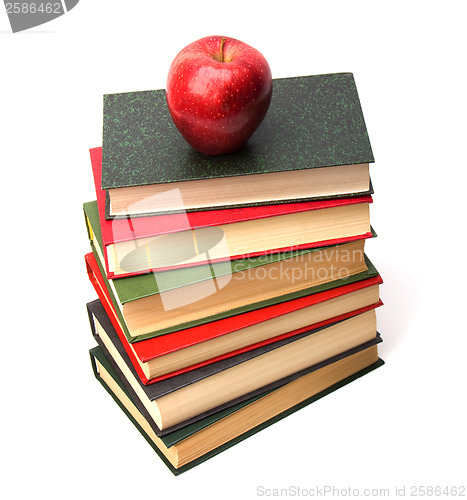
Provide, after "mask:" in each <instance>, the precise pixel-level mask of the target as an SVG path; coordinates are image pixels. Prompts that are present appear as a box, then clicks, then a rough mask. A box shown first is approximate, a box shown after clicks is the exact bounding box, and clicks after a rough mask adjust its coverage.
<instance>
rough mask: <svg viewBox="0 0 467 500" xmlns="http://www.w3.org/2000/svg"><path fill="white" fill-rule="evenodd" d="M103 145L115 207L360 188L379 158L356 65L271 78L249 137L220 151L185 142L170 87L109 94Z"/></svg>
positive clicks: (124, 211)
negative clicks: (236, 147)
mask: <svg viewBox="0 0 467 500" xmlns="http://www.w3.org/2000/svg"><path fill="white" fill-rule="evenodd" d="M102 155H103V158H102V188H103V189H105V190H108V194H109V204H108V213H107V215H108V216H109V217H115V216H119V215H123V216H126V215H131V214H134V215H136V214H145V213H148V212H151V211H152V212H154V213H158V212H159V213H160V212H177V211H184V210H186V211H193V210H203V209H206V208H207V207H209V208H213V207H214V208H216V207H217V208H229V207H232V206H249V205H255V204H271V203H281V202H286V201H292V200H293V201H298V200H302V201H303V200H310V199H316V198H324V197H333V196H349V195H351V194H355V195H358V194H363V193H367V192H368V191H369V190H370V178H369V168H368V164H369V163H371V162H373V161H374V158H373V153H372V150H371V145H370V141H369V138H368V133H367V129H366V126H365V121H364V118H363V113H362V109H361V105H360V101H359V98H358V93H357V88H356V86H355V81H354V77H353V75H352V74H351V73H337V74H327V75H315V76H303V77H294V78H280V79H275V80H274V81H273V95H272V100H271V105H270V108H269V111H268V113H267V115H266V117H265V119H264V121H263V123H262V124H261V125H260V126H259V128H258V129H257V131H256V132H255V133H254V134H253V136H252V137H251V138H250V140H249V141H248V143H247V144H246V146H245V147H243V148H242V149H241V150H240V151H238V152H236V153H233V154H228V155H218V156H208V155H204V154H202V153H198V152H197V151H195V150H194V149H193V148H192V147H191V146H190V145H189V144H188V143H186V142H185V140H184V139H183V138H182V136H181V135H180V133H179V132H178V130H177V129H176V128H175V125H174V124H173V121H172V119H171V117H170V114H169V111H168V107H167V103H166V97H165V91H164V90H153V91H141V92H128V93H119V94H107V95H105V96H104V123H103V146H102ZM343 167H345V168H343ZM269 181H271V182H269ZM174 189H179V190H180V191H179V193H178V194H176V195H175V194H174V195H169V196H167V192H168V191H169V192H170V191H172V190H174ZM162 193H165V195H162V196H158V195H161V194H162ZM146 202H147V203H146Z"/></svg>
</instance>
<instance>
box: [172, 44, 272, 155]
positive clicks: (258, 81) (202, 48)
mask: <svg viewBox="0 0 467 500" xmlns="http://www.w3.org/2000/svg"><path fill="white" fill-rule="evenodd" d="M271 93H272V78H271V69H270V68H269V64H268V62H267V61H266V59H265V58H264V56H263V55H262V54H261V53H260V52H259V51H258V50H256V49H254V48H253V47H250V46H249V45H247V44H246V43H243V42H240V41H239V40H235V39H234V38H228V37H226V36H209V37H206V38H202V39H200V40H197V41H195V42H193V43H191V44H189V45H187V46H186V47H185V48H184V49H182V50H181V51H180V52H179V53H178V54H177V56H176V57H175V59H174V60H173V62H172V64H171V66H170V70H169V75H168V78H167V104H168V107H169V111H170V114H171V116H172V119H173V121H174V123H175V126H176V127H177V128H178V130H179V131H180V133H181V134H182V136H183V137H184V138H185V139H186V141H187V142H188V143H189V144H191V145H192V146H193V147H194V148H195V149H196V150H198V151H200V152H202V153H206V154H210V155H217V154H224V153H231V152H233V151H236V150H238V149H239V148H241V147H242V146H243V145H244V144H245V143H246V142H247V141H248V139H249V138H250V137H251V135H252V134H253V132H254V131H255V130H256V129H257V128H258V125H259V124H260V123H261V122H262V120H263V118H264V116H265V115H266V112H267V110H268V108H269V103H270V102H271Z"/></svg>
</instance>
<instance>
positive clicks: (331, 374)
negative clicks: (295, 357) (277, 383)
mask: <svg viewBox="0 0 467 500" xmlns="http://www.w3.org/2000/svg"><path fill="white" fill-rule="evenodd" d="M90 356H91V361H92V367H93V371H94V374H95V376H96V378H97V380H98V381H99V382H100V383H101V385H102V386H103V387H104V389H105V390H106V391H107V392H108V393H109V394H110V395H111V396H112V398H113V399H114V401H115V402H116V403H117V404H118V406H119V407H120V408H121V409H122V410H123V411H124V413H125V414H126V415H127V416H128V418H129V419H130V421H131V422H132V423H133V424H134V425H135V427H136V428H137V430H138V431H139V432H140V433H141V434H142V436H143V437H144V438H145V439H146V441H147V442H148V443H149V444H150V445H151V447H152V448H153V449H154V451H155V452H156V453H157V454H158V456H159V457H160V458H161V459H162V460H163V462H164V463H165V464H166V465H167V467H168V468H169V469H170V470H171V472H172V473H173V474H175V475H178V474H181V473H183V472H185V471H186V470H189V469H191V468H193V467H194V466H196V465H199V464H200V463H202V462H204V461H206V460H207V459H209V458H212V457H214V456H215V455H217V454H219V453H220V452H222V451H224V450H226V449H228V448H230V447H231V446H233V445H235V444H237V443H239V442H241V441H242V440H244V439H246V438H248V437H250V436H252V435H254V434H255V433H257V432H259V431H260V430H262V429H264V428H266V427H268V426H270V425H272V424H273V423H275V422H277V421H279V420H281V419H283V418H285V417H287V416H288V415H290V414H292V413H293V412H295V411H297V410H299V409H301V408H303V407H305V406H307V405H309V404H310V403H313V402H315V401H317V400H319V399H320V398H322V397H324V396H326V395H328V394H330V393H332V392H333V391H335V390H337V389H339V388H341V387H343V386H345V385H346V384H348V383H350V382H353V381H355V380H356V379H358V378H359V377H362V376H363V375H366V374H368V373H369V372H371V371H373V370H374V369H376V368H378V367H380V366H381V365H383V364H384V362H383V361H382V360H381V359H379V358H378V348H377V345H373V346H371V347H368V348H367V349H364V350H361V351H358V352H356V353H355V354H352V355H349V356H347V357H345V358H343V359H340V360H338V361H336V362H335V363H331V364H330V365H327V366H324V367H323V368H320V369H318V370H315V371H313V372H311V373H308V374H306V375H304V376H302V377H299V378H297V379H295V380H293V381H292V382H290V383H288V384H286V385H284V386H281V387H279V388H277V389H275V390H272V391H270V392H268V393H266V394H264V395H262V396H261V397H256V398H252V399H251V401H249V402H247V404H242V405H239V406H238V408H237V409H236V410H235V411H229V412H227V413H225V414H224V415H222V416H220V417H219V418H211V420H210V422H203V421H201V422H198V423H197V424H196V425H194V426H191V427H189V428H186V429H182V430H179V431H176V432H174V433H173V435H171V434H168V435H166V436H164V437H162V438H161V437H158V436H157V435H156V433H155V432H154V430H153V423H151V422H150V421H149V420H148V417H147V416H144V415H143V414H142V413H141V412H140V411H139V410H138V408H137V406H136V404H135V402H134V397H135V396H134V394H132V393H130V392H129V391H128V390H127V388H126V387H125V385H124V383H123V382H122V380H121V379H120V378H119V375H118V374H117V373H116V372H115V370H114V369H113V367H112V365H111V364H110V363H109V361H108V360H107V358H106V356H105V355H104V354H103V352H102V350H101V349H100V348H99V347H95V348H93V349H91V350H90ZM310 432H312V430H310Z"/></svg>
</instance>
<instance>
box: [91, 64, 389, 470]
mask: <svg viewBox="0 0 467 500" xmlns="http://www.w3.org/2000/svg"><path fill="white" fill-rule="evenodd" d="M373 161H374V159H373V154H372V150H371V145H370V142H369V139H368V134H367V130H366V126H365V122H364V119H363V113H362V110H361V106H360V102H359V98H358V94H357V90H356V86H355V82H354V78H353V75H352V74H350V73H339V74H330V75H318V76H307V77H297V78H283V79H276V80H274V82H273V97H272V101H271V106H270V109H269V111H268V114H267V116H266V118H265V120H264V122H263V123H262V124H261V126H260V127H259V128H258V130H257V131H256V132H255V134H254V135H253V137H252V138H251V139H250V141H249V142H248V144H247V145H246V146H245V147H244V148H243V149H242V150H241V151H239V152H237V153H235V154H230V155H221V156H206V155H203V154H201V153H197V152H196V151H194V150H193V149H192V148H191V147H190V146H189V145H188V144H187V143H185V141H184V140H183V139H182V137H181V136H180V134H179V133H178V131H177V130H176V129H175V126H174V125H173V123H172V121H171V118H170V115H169V113H168V109H167V105H166V100H165V92H164V91H163V90H156V91H145V92H129V93H122V94H110V95H106V96H105V97H104V122H103V145H102V148H95V149H92V150H91V164H92V171H93V175H94V181H95V187H96V201H93V202H89V203H85V204H84V213H85V220H86V225H87V228H88V235H89V239H90V242H91V247H92V253H89V254H87V255H86V257H85V260H86V266H87V271H88V276H89V279H90V280H91V282H92V284H93V286H94V288H95V290H96V292H97V295H98V297H99V299H98V300H94V301H93V302H90V303H89V304H88V305H87V308H88V313H89V318H90V323H91V329H92V333H93V335H94V338H95V339H96V341H97V344H98V347H95V348H94V349H92V350H91V351H90V354H91V360H92V366H93V368H94V373H95V375H96V377H97V379H98V380H99V381H100V382H101V384H102V385H103V386H104V387H105V389H106V390H107V391H108V392H109V393H110V394H111V395H112V397H113V398H114V400H115V401H116V402H117V403H118V405H119V406H120V408H122V409H123V411H124V412H125V413H126V414H127V415H128V417H129V418H130V420H131V421H132V422H133V424H134V425H135V426H136V427H137V428H138V430H139V431H140V432H141V433H142V434H143V436H144V437H145V438H146V439H147V441H148V442H149V443H150V444H151V446H152V447H153V448H154V449H155V451H156V452H157V454H158V455H159V456H160V457H161V458H162V460H163V461H164V462H165V463H166V465H167V466H168V467H169V468H170V470H171V471H172V472H173V473H175V474H179V473H180V472H183V471H184V470H187V469H189V468H191V467H193V466H194V465H197V464H198V463H200V462H202V461H204V460H206V459H207V458H210V457H212V456H214V455H216V454H217V453H219V452H221V451H222V450H224V449H226V448H228V447H230V446H232V445H233V444H236V443H238V442H239V441H241V440H242V439H244V438H246V437H248V436H250V435H252V434H254V433H255V432H257V431H259V430H261V429H263V428H264V427H266V426H269V425H270V424H272V423H274V422H276V421H277V420H279V419H282V418H284V417H286V416H287V415H289V414H290V413H292V412H294V411H296V410H297V409H299V408H302V407H304V406H306V405H308V404H309V403H311V402H313V401H316V400H317V399H319V398H321V397H323V396H324V395H327V394H329V393H330V392H332V391H334V390H335V389H337V388H340V387H342V386H343V385H345V384H347V383H349V382H351V381H353V380H355V379H357V378H359V377H360V376H362V375H364V374H366V373H368V372H369V371H371V370H373V369H375V368H377V367H378V366H380V365H381V364H383V361H382V360H381V359H380V358H379V357H378V343H379V342H380V341H381V337H380V335H379V333H378V332H377V329H376V309H377V308H378V307H379V306H380V305H381V304H382V302H381V300H380V296H379V285H380V284H381V283H382V280H381V277H380V276H379V274H378V272H377V271H376V269H375V267H374V266H373V265H372V263H371V262H370V260H369V259H368V257H367V256H366V254H365V242H366V241H367V240H368V239H369V238H372V237H374V236H375V233H374V232H373V230H372V228H371V225H370V216H369V207H370V203H371V202H372V196H371V195H372V186H371V181H370V175H369V164H370V163H372V162H373Z"/></svg>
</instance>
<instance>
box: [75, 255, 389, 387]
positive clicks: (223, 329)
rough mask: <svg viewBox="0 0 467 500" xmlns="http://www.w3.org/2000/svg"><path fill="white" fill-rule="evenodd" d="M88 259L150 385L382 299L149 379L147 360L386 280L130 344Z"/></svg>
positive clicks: (89, 258) (92, 269) (100, 283)
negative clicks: (146, 368) (145, 369)
mask: <svg viewBox="0 0 467 500" xmlns="http://www.w3.org/2000/svg"><path fill="white" fill-rule="evenodd" d="M85 260H86V267H87V272H88V276H89V279H90V280H91V283H92V284H93V286H94V288H95V290H96V292H97V294H98V296H99V299H100V300H101V302H102V304H103V306H104V309H105V311H106V313H107V314H108V316H109V318H110V320H111V322H112V324H113V326H114V327H115V329H116V331H117V333H118V336H119V338H120V340H121V342H122V343H123V345H124V347H125V350H126V351H127V353H128V356H129V357H130V360H131V362H132V364H133V366H134V367H135V370H136V371H137V373H138V376H139V377H140V379H141V381H142V382H143V383H144V384H146V385H147V384H151V383H154V382H157V381H159V380H163V379H166V378H169V377H172V376H175V375H179V374H181V373H185V372H187V371H190V370H193V369H196V368H200V367H202V366H205V365H207V364H210V363H214V362H216V361H220V360H222V359H226V358H228V357H231V356H234V355H237V354H240V353H242V352H246V351H249V350H251V349H255V348H257V347H261V346H263V345H267V344H269V343H272V342H276V341H278V340H282V339H285V338H288V337H291V336H293V335H297V334H299V333H302V332H304V331H307V330H312V329H315V328H320V327H322V326H326V325H329V324H331V323H335V322H336V321H340V320H343V319H346V318H349V317H351V316H355V315H357V314H360V313H362V312H365V311H368V310H370V309H374V308H376V307H379V306H380V305H382V302H381V300H380V299H378V300H376V302H372V303H371V304H368V305H365V306H364V307H359V308H358V309H354V310H351V311H347V312H345V313H342V314H338V315H335V316H333V317H332V318H327V319H325V320H322V321H319V322H315V323H313V324H310V325H306V326H303V327H301V328H298V329H295V330H292V331H288V332H286V333H283V334H280V335H277V336H275V337H271V338H268V339H265V340H262V341H260V342H255V343H252V344H250V345H247V346H244V347H242V348H239V349H235V350H232V351H229V352H225V353H223V354H221V355H218V356H215V357H212V358H210V359H205V360H203V361H201V362H198V363H195V364H192V365H190V366H184V367H183V368H180V369H177V370H174V371H172V372H169V373H165V374H163V375H160V376H157V377H152V378H149V377H148V376H147V375H146V374H145V371H144V370H143V366H144V363H147V362H148V361H150V360H153V359H156V358H160V357H161V356H164V355H167V354H169V353H173V352H176V351H179V350H182V349H186V348H189V347H190V346H194V345H196V344H200V343H202V342H206V341H209V340H212V339H216V338H219V337H221V336H223V335H228V334H230V333H233V332H239V331H241V330H242V329H245V328H248V327H250V326H252V325H257V324H259V323H261V322H265V321H267V320H270V319H273V318H277V317H280V316H282V315H286V314H289V313H292V312H294V311H299V310H301V309H305V308H307V307H310V306H313V305H315V304H319V303H323V302H325V301H328V300H332V299H334V298H337V297H341V296H344V295H346V294H350V293H352V292H356V291H359V290H363V289H367V288H369V287H372V286H375V285H380V284H381V283H382V279H381V277H380V276H379V275H377V276H373V277H370V278H367V279H364V280H361V281H358V282H356V283H352V284H348V285H343V286H340V287H337V288H334V289H331V290H327V291H324V292H319V293H316V294H313V295H309V296H306V297H301V298H298V299H293V300H290V301H287V302H284V303H281V304H276V305H272V306H267V307H264V308H262V309H258V310H255V311H250V312H247V313H243V314H239V315H237V316H232V317H229V318H225V319H221V320H218V321H213V322H211V323H208V324H206V325H200V326H195V327H192V328H187V329H185V330H180V331H177V332H174V333H170V334H167V335H162V336H159V337H155V338H151V339H147V340H143V341H140V342H135V343H132V344H131V345H130V344H129V343H128V341H127V339H126V336H125V334H124V332H123V329H122V326H121V324H120V320H119V317H118V314H117V313H116V311H115V308H114V306H113V303H112V300H111V297H110V294H109V292H108V290H107V288H106V286H105V282H104V280H103V278H102V275H101V272H100V269H99V266H98V264H97V261H96V259H95V257H94V255H93V254H92V253H89V254H87V255H86V256H85Z"/></svg>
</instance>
